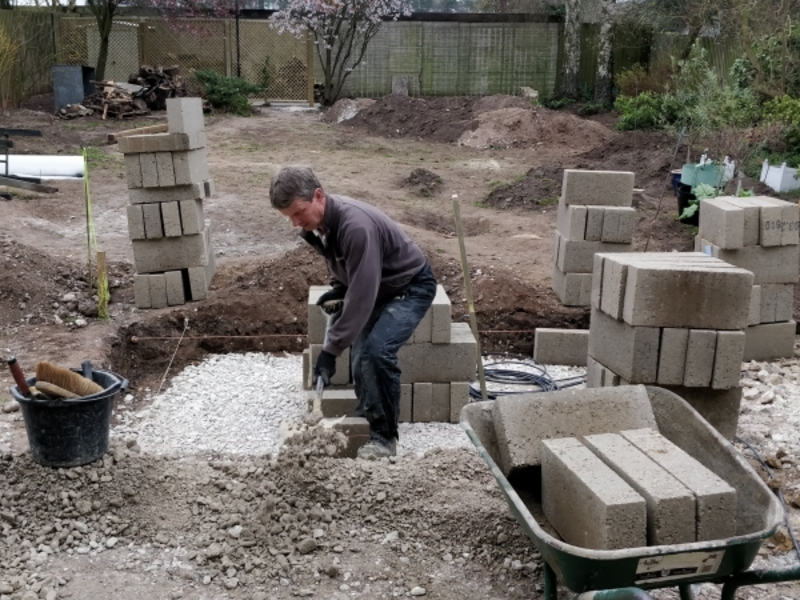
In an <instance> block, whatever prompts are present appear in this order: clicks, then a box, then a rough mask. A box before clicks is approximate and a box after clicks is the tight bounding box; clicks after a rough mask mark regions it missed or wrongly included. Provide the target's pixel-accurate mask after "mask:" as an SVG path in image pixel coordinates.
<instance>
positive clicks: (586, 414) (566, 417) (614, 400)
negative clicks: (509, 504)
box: [494, 385, 656, 477]
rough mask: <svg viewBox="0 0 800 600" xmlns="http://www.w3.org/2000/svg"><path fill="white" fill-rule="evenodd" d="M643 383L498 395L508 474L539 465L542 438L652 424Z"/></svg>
mask: <svg viewBox="0 0 800 600" xmlns="http://www.w3.org/2000/svg"><path fill="white" fill-rule="evenodd" d="M655 426H656V421H655V417H654V416H653V410H652V408H651V406H650V399H649V397H648V395H647V390H646V389H645V387H644V386H642V385H634V386H623V387H613V388H611V387H601V388H592V389H582V390H575V389H566V390H559V391H556V392H540V393H533V394H512V395H506V396H500V397H499V398H498V399H497V400H496V401H495V404H494V428H495V432H496V434H497V445H498V450H499V451H500V463H501V467H502V469H503V473H504V474H505V475H506V477H508V476H511V475H513V474H515V472H519V471H522V470H524V469H527V468H529V467H536V466H539V465H540V464H541V442H542V440H547V439H553V438H561V437H578V436H584V435H592V434H594V433H616V432H618V431H620V430H621V429H639V428H641V427H655Z"/></svg>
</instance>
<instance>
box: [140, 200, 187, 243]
mask: <svg viewBox="0 0 800 600" xmlns="http://www.w3.org/2000/svg"><path fill="white" fill-rule="evenodd" d="M144 206H147V205H146V204H145V205H144ZM161 220H162V222H163V224H164V237H178V236H181V235H183V228H182V227H181V209H180V204H178V203H177V202H162V203H161ZM194 233H199V231H195V232H194Z"/></svg>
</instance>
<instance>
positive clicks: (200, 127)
mask: <svg viewBox="0 0 800 600" xmlns="http://www.w3.org/2000/svg"><path fill="white" fill-rule="evenodd" d="M167 126H168V127H169V131H170V133H195V132H198V131H205V128H206V125H205V122H204V120H203V99H202V98H167Z"/></svg>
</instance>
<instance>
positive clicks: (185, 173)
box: [141, 148, 209, 193]
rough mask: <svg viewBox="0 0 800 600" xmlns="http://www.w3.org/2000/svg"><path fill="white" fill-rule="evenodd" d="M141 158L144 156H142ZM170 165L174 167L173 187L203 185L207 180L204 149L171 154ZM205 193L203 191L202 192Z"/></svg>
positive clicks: (206, 160)
mask: <svg viewBox="0 0 800 600" xmlns="http://www.w3.org/2000/svg"><path fill="white" fill-rule="evenodd" d="M141 156H146V155H145V154H142V155H141ZM172 163H173V165H174V167H175V185H189V184H192V183H199V184H201V185H202V184H203V182H204V181H205V180H206V179H208V177H209V175H208V155H207V153H206V149H205V148H198V149H197V150H187V151H186V152H173V153H172ZM204 193H205V190H204Z"/></svg>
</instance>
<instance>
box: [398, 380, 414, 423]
mask: <svg viewBox="0 0 800 600" xmlns="http://www.w3.org/2000/svg"><path fill="white" fill-rule="evenodd" d="M413 406H414V386H413V384H411V383H401V384H400V422H401V423H411V422H412V421H411V419H412V410H413Z"/></svg>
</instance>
